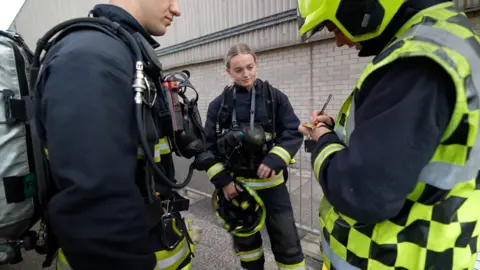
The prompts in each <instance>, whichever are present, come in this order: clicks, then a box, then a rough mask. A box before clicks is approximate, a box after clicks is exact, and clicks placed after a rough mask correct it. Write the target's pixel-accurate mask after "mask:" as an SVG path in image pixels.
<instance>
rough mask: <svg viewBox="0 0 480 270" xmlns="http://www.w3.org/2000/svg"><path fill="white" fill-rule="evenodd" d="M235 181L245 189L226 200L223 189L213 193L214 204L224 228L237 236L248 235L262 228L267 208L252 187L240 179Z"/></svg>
mask: <svg viewBox="0 0 480 270" xmlns="http://www.w3.org/2000/svg"><path fill="white" fill-rule="evenodd" d="M235 183H236V184H237V185H238V186H240V188H242V189H243V191H239V192H238V196H237V197H235V198H234V199H232V200H226V199H225V196H224V195H223V192H222V189H216V190H215V191H214V192H213V195H212V206H213V209H214V210H215V214H216V216H217V218H218V219H219V220H220V222H221V223H222V224H223V226H224V228H225V229H226V230H227V231H229V232H230V233H231V234H232V235H235V236H237V237H248V236H251V235H253V234H255V233H256V232H258V231H260V229H262V227H263V225H264V224H265V218H266V210H265V205H264V204H263V201H262V199H261V198H260V197H259V196H258V194H257V193H256V192H255V190H253V189H252V188H250V187H248V186H246V185H244V184H242V183H241V182H239V181H235Z"/></svg>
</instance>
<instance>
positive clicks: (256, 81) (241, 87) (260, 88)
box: [233, 79, 263, 95]
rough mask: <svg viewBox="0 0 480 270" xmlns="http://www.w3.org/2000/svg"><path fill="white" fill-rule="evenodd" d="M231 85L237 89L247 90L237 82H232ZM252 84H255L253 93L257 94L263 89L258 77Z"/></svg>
mask: <svg viewBox="0 0 480 270" xmlns="http://www.w3.org/2000/svg"><path fill="white" fill-rule="evenodd" d="M233 85H234V87H235V89H236V90H237V91H240V92H248V90H247V88H245V87H243V86H241V85H239V84H237V83H233ZM254 85H255V94H257V95H258V94H260V93H261V91H262V90H263V81H262V80H260V79H257V80H255V83H254Z"/></svg>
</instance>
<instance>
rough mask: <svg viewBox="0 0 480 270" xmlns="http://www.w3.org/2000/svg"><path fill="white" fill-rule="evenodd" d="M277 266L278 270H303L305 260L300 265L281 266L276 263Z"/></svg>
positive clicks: (281, 264)
mask: <svg viewBox="0 0 480 270" xmlns="http://www.w3.org/2000/svg"><path fill="white" fill-rule="evenodd" d="M277 266H278V269H279V270H305V269H306V268H305V260H303V261H302V262H300V263H296V264H283V263H279V262H277Z"/></svg>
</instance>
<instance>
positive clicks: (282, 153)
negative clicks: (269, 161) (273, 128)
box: [269, 146, 292, 165]
mask: <svg viewBox="0 0 480 270" xmlns="http://www.w3.org/2000/svg"><path fill="white" fill-rule="evenodd" d="M269 153H273V154H275V155H277V156H279V157H280V158H281V159H282V160H283V161H284V162H285V164H287V165H288V164H290V161H291V160H292V156H290V153H288V151H287V150H285V148H283V147H280V146H274V147H273V148H272V150H270V152H269Z"/></svg>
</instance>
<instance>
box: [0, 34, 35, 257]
mask: <svg viewBox="0 0 480 270" xmlns="http://www.w3.org/2000/svg"><path fill="white" fill-rule="evenodd" d="M32 60H33V54H32V52H31V51H30V49H29V48H28V46H27V45H26V44H25V42H24V41H23V39H22V37H21V36H20V35H18V34H17V33H14V32H10V31H0V66H1V68H0V95H1V98H2V99H1V100H0V157H1V158H0V181H1V182H2V184H0V265H1V264H7V263H11V264H14V263H18V262H20V261H22V256H21V253H20V248H25V249H27V250H30V249H33V248H34V247H35V241H36V237H37V236H36V234H35V233H34V232H32V231H29V230H30V228H31V227H32V226H33V225H34V224H35V223H36V222H37V221H38V220H39V217H40V216H41V213H40V211H39V209H38V208H37V207H36V206H37V204H36V199H37V197H36V192H37V191H36V185H35V177H36V175H35V162H34V157H33V152H32V142H31V132H32V131H31V129H30V126H29V123H28V122H29V119H28V117H27V108H26V103H25V101H24V99H25V98H28V96H29V93H30V85H29V80H28V77H29V74H28V70H29V68H30V66H31V63H32ZM28 109H29V110H30V108H28Z"/></svg>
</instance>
